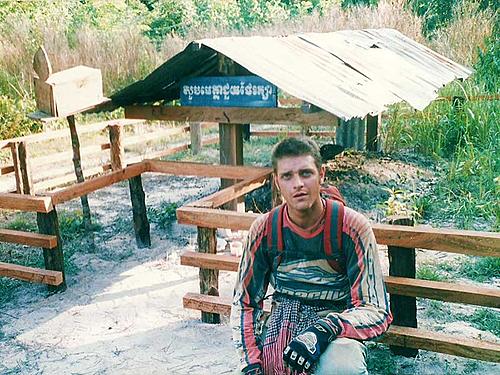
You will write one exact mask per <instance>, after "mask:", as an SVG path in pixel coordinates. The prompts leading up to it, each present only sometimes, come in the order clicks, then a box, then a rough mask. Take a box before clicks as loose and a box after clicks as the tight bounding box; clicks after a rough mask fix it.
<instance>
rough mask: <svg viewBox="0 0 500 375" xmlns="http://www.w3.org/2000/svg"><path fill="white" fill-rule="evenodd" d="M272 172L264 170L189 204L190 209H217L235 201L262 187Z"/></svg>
mask: <svg viewBox="0 0 500 375" xmlns="http://www.w3.org/2000/svg"><path fill="white" fill-rule="evenodd" d="M271 173H272V172H271V171H270V170H269V171H268V170H266V171H264V172H262V173H260V174H258V175H257V176H256V177H252V178H249V179H246V180H243V181H241V182H238V183H237V184H234V185H231V186H229V187H227V188H225V189H224V190H220V191H217V192H215V193H213V194H210V195H208V196H206V197H204V198H202V199H200V200H198V201H196V202H192V203H190V204H189V206H191V207H207V208H218V207H220V206H222V205H224V204H225V203H227V202H230V201H232V200H234V199H237V198H239V197H241V196H243V195H245V194H246V193H249V192H251V191H253V190H255V189H258V188H259V187H261V186H263V185H264V184H265V183H266V181H267V180H268V179H269V175H270V174H271Z"/></svg>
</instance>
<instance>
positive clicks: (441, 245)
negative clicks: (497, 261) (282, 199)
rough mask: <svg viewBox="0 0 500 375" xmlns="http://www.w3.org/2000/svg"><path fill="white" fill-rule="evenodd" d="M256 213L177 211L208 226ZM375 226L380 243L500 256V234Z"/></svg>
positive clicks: (240, 223) (244, 225) (240, 221)
mask: <svg viewBox="0 0 500 375" xmlns="http://www.w3.org/2000/svg"><path fill="white" fill-rule="evenodd" d="M257 216H258V215H257V214H251V213H238V212H232V213H228V212H227V211H222V210H216V209H210V208H198V207H181V208H179V209H178V210H177V219H178V221H179V223H181V224H189V225H196V226H203V227H207V228H228V229H236V230H248V229H249V228H250V225H252V222H253V221H254V220H255V218H256V217H257ZM372 227H373V231H374V233H375V237H376V239H377V243H378V244H380V245H394V246H400V247H406V248H412V247H414V248H420V249H428V250H439V251H447V252H451V253H459V254H469V255H478V256H495V257H500V233H494V232H479V231H477V232H476V231H462V230H452V229H437V228H426V227H418V226H417V227H405V226H402V225H387V224H372Z"/></svg>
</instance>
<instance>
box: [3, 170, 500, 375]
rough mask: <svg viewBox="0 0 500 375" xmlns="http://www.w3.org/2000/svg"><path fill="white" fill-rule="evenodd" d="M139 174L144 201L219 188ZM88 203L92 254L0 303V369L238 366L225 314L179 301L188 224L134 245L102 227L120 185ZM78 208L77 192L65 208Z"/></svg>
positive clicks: (421, 361)
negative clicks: (205, 312) (95, 246)
mask: <svg viewBox="0 0 500 375" xmlns="http://www.w3.org/2000/svg"><path fill="white" fill-rule="evenodd" d="M143 181H144V188H145V191H146V203H147V204H148V205H152V206H155V205H158V204H160V203H161V202H162V201H165V200H170V201H188V200H189V201H190V200H195V199H198V198H199V197H201V196H202V195H206V194H208V193H209V192H211V191H214V190H215V189H216V188H217V181H216V180H215V179H194V178H179V177H165V176H162V177H159V176H151V175H150V176H149V177H148V176H145V177H143ZM89 201H90V205H91V208H92V210H93V212H94V214H96V215H97V216H98V217H99V218H100V222H101V224H102V226H103V230H101V231H100V232H98V233H97V235H96V240H97V242H98V243H99V250H98V252H96V253H81V254H76V255H75V257H74V259H73V262H74V263H75V264H76V265H77V266H78V267H79V269H80V270H79V271H78V272H77V273H76V274H70V275H68V289H67V291H65V292H64V293H59V294H54V295H50V296H47V293H46V288H45V287H44V286H41V285H31V284H24V285H23V287H22V288H19V289H20V290H19V293H18V295H17V296H16V298H15V299H14V300H13V301H12V303H10V304H8V305H6V306H2V307H1V308H2V310H0V324H1V325H0V327H1V330H0V374H143V373H146V374H179V375H181V374H200V375H202V374H228V373H237V368H238V360H237V357H236V355H235V352H234V349H233V346H232V342H231V333H230V329H229V326H228V325H227V321H223V324H220V325H208V324H204V323H201V321H200V319H199V318H200V313H199V312H197V311H190V310H186V309H184V308H183V307H182V296H183V295H184V294H185V293H186V292H188V291H192V292H197V291H198V269H195V268H191V267H185V266H181V265H179V254H180V253H182V252H183V251H184V250H187V249H193V248H194V246H195V238H196V230H195V228H192V227H185V226H180V225H177V224H173V225H172V227H170V228H168V229H167V230H162V229H161V228H159V227H157V226H155V225H152V228H151V239H152V247H151V248H149V249H138V248H137V247H136V245H135V238H134V235H133V230H132V228H130V230H128V231H123V232H122V231H120V232H118V233H110V231H111V232H112V230H113V229H112V224H113V222H115V221H116V220H117V219H119V218H120V217H127V218H130V217H131V207H130V199H129V197H128V187H127V185H126V184H123V183H121V184H117V185H114V186H111V187H109V188H106V189H103V190H101V191H99V192H97V193H94V194H92V195H90V196H89ZM78 207H79V201H78V200H75V201H72V202H69V203H68V204H66V205H65V207H64V208H65V209H72V208H78ZM221 235H223V233H222V234H221ZM120 259H122V260H120ZM234 277H235V275H234V273H224V272H222V273H221V275H220V286H221V294H223V295H230V294H231V291H232V287H233V285H234ZM458 330H462V331H465V329H464V326H463V325H461V326H459V327H458ZM459 333H460V332H459ZM485 338H488V339H489V338H491V337H485ZM494 339H495V338H494V337H493V340H494ZM372 352H373V353H374V354H373V355H371V357H370V359H369V360H370V361H378V363H379V364H380V366H375V369H376V370H374V371H373V373H376V374H389V373H394V374H437V373H441V374H456V373H470V374H482V375H484V374H495V373H500V371H499V370H500V368H499V367H498V366H496V365H492V364H488V363H483V362H478V361H467V360H464V359H461V358H457V357H452V356H443V355H438V354H434V353H423V354H421V355H420V356H419V357H417V359H405V358H396V359H394V358H392V357H390V356H389V359H387V358H388V357H387V356H388V354H387V352H388V351H387V349H385V350H384V349H383V348H382V349H381V348H380V346H379V345H378V346H376V347H374V348H373V350H372ZM372 363H373V362H372ZM388 366H389V367H388Z"/></svg>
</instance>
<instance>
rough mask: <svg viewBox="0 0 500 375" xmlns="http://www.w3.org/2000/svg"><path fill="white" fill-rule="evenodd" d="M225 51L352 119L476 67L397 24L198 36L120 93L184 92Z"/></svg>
mask: <svg viewBox="0 0 500 375" xmlns="http://www.w3.org/2000/svg"><path fill="white" fill-rule="evenodd" d="M217 52H218V53H221V54H223V55H225V56H226V57H228V58H229V59H231V60H233V61H234V62H236V63H237V64H239V65H241V66H242V67H243V68H245V69H246V70H248V71H249V72H250V73H252V74H255V75H258V76H260V77H262V78H264V79H266V80H268V81H269V82H271V83H273V84H275V85H276V86H278V87H279V88H280V89H281V90H283V91H285V92H287V93H288V94H290V95H293V96H295V97H297V98H299V99H302V100H305V101H307V102H309V103H311V104H314V105H315V106H317V107H320V108H322V109H324V110H326V111H328V112H331V113H333V114H335V115H337V116H338V117H342V118H344V119H346V120H347V119H350V118H353V117H361V118H362V117H365V116H366V115H367V114H377V113H380V112H381V111H383V110H385V109H386V108H387V106H388V105H390V104H393V103H397V102H400V101H406V102H407V103H408V104H409V105H411V106H412V107H414V108H416V109H418V110H422V109H424V108H425V107H426V106H427V105H428V104H429V103H430V102H431V101H432V100H433V99H435V98H436V96H437V90H438V89H440V88H441V87H443V86H444V85H446V84H447V83H449V82H451V81H453V80H455V79H457V78H467V77H468V76H469V75H470V74H471V73H472V70H471V69H468V68H466V67H464V66H462V65H460V64H457V63H455V62H453V61H451V60H449V59H447V58H446V57H444V56H442V55H440V54H438V53H436V52H434V51H432V50H431V49H429V48H427V47H425V46H423V45H421V44H419V43H417V42H415V41H413V40H411V39H409V38H407V37H406V36H404V35H403V34H401V33H400V32H398V31H396V30H393V29H368V30H344V31H337V32H331V33H306V34H296V35H290V36H280V37H263V36H253V37H225V38H216V39H202V40H198V41H195V42H193V43H191V44H190V45H189V46H188V47H186V49H184V51H182V52H180V53H179V54H177V55H176V56H174V57H173V58H171V59H170V60H168V61H167V62H165V63H164V64H163V65H162V66H160V67H159V68H158V69H156V70H155V71H154V72H152V73H151V74H150V75H149V76H147V77H146V78H145V79H144V80H142V81H139V82H136V83H134V84H132V85H131V86H129V87H127V88H125V89H124V90H122V91H121V92H119V93H118V94H116V95H114V96H113V97H112V99H113V101H114V102H116V103H117V104H119V105H127V104H134V103H144V102H153V101H158V100H167V101H170V100H174V99H177V98H179V81H180V80H181V79H183V78H186V77H196V76H203V75H217V73H218V57H217Z"/></svg>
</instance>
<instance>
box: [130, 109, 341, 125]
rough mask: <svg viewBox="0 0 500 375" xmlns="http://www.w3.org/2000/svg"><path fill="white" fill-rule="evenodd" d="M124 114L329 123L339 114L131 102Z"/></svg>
mask: <svg viewBox="0 0 500 375" xmlns="http://www.w3.org/2000/svg"><path fill="white" fill-rule="evenodd" d="M125 118H128V119H144V120H165V121H181V122H218V123H225V124H248V123H250V124H281V125H293V124H298V125H307V126H312V125H330V124H332V123H337V120H338V118H337V117H336V116H335V115H333V114H331V113H329V112H326V111H320V112H316V113H304V112H303V111H302V110H301V109H300V108H240V107H216V108H211V107H181V106H177V107H167V106H161V105H133V106H127V107H125Z"/></svg>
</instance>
